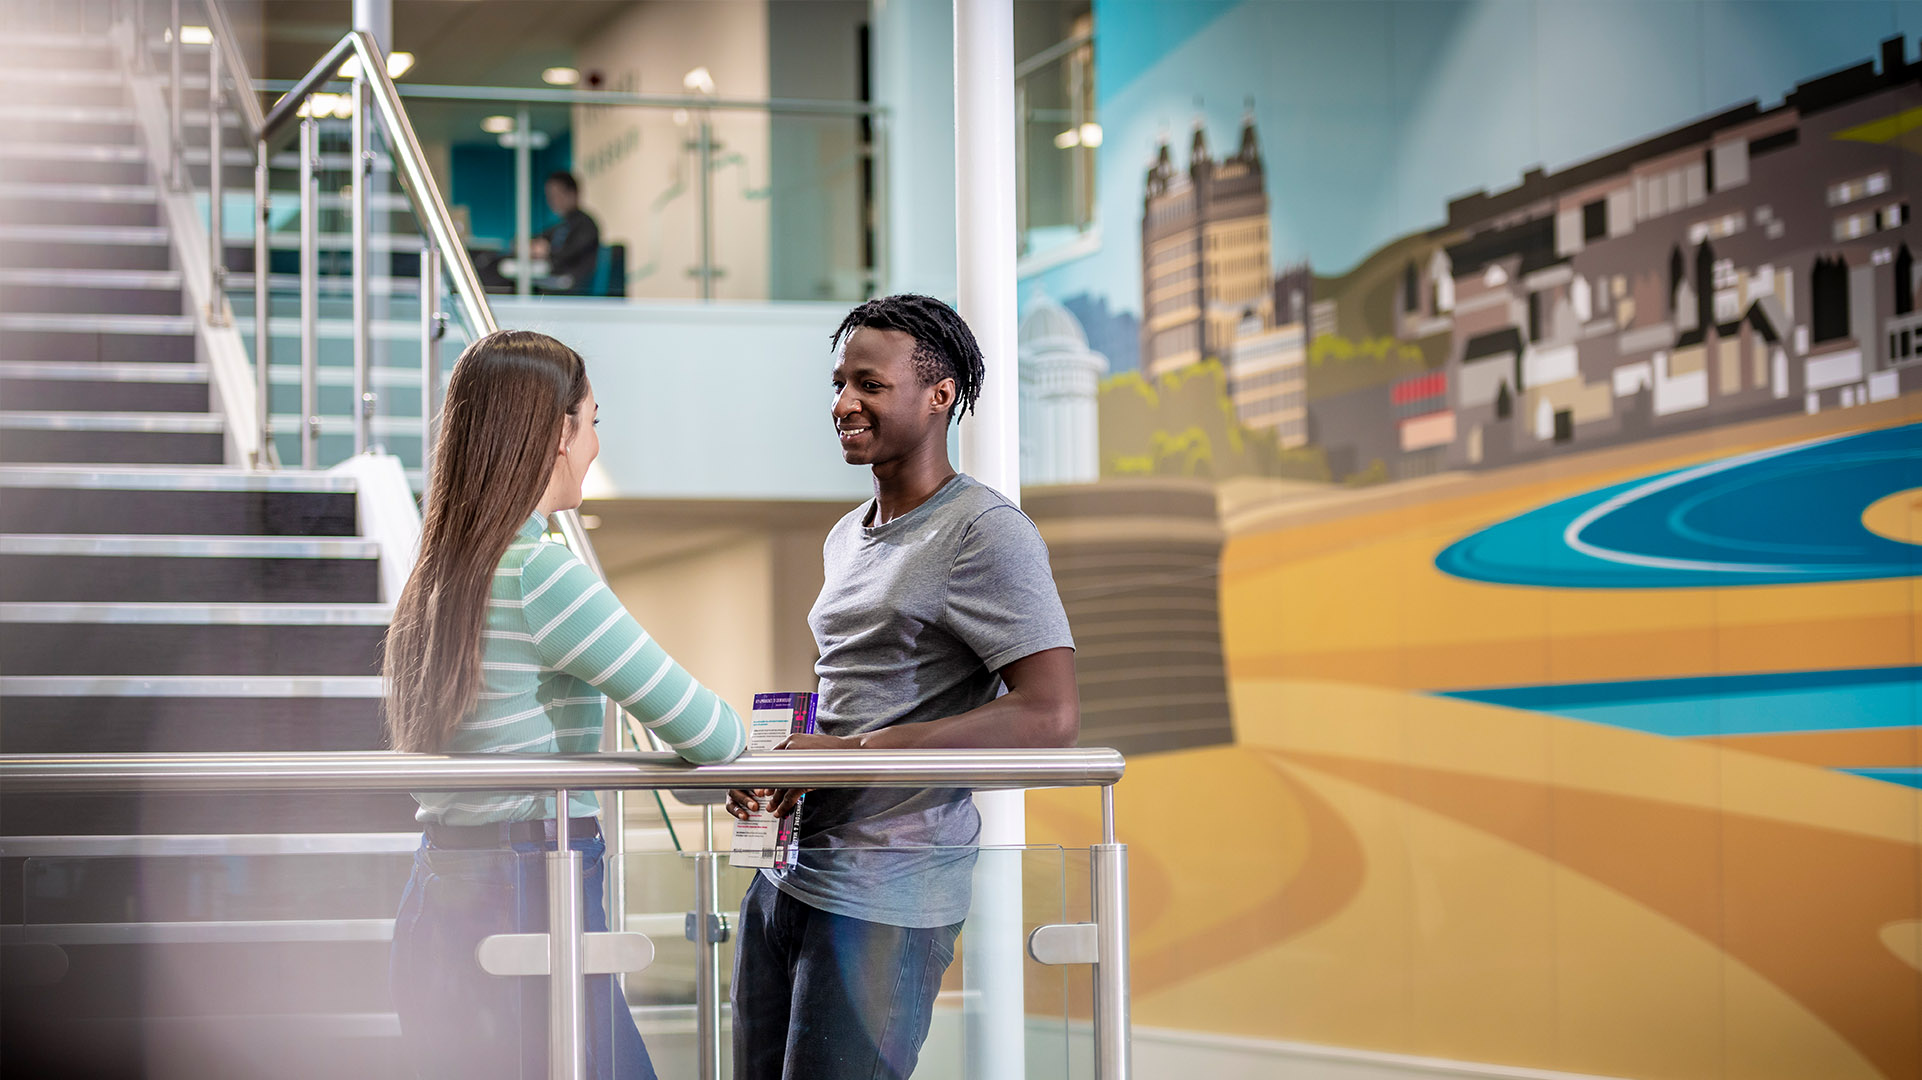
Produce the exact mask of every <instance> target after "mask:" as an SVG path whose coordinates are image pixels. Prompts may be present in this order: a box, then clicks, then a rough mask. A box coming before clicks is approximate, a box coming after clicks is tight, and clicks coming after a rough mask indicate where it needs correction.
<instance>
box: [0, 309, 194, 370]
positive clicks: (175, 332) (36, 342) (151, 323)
mask: <svg viewBox="0 0 1922 1080" xmlns="http://www.w3.org/2000/svg"><path fill="white" fill-rule="evenodd" d="M194 356H195V343H194V317H193V316H191V315H83V314H73V313H62V314H46V315H41V314H32V313H25V312H9V313H4V314H0V361H6V360H40V361H60V362H67V363H82V362H84V363H109V364H124V363H143V362H162V363H179V364H186V363H192V362H193V360H194Z"/></svg>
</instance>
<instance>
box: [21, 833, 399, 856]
mask: <svg viewBox="0 0 1922 1080" xmlns="http://www.w3.org/2000/svg"><path fill="white" fill-rule="evenodd" d="M418 847H420V830H419V829H415V830H413V831H411V832H360V833H292V834H260V833H230V834H227V835H220V834H209V833H200V834H193V833H187V834H180V835H171V836H159V835H129V836H84V835H83V836H5V837H0V859H6V858H51V857H54V856H62V857H66V858H161V857H182V856H191V855H411V854H412V853H413V852H414V850H415V849H416V848H418Z"/></svg>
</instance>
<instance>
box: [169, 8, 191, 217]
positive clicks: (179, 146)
mask: <svg viewBox="0 0 1922 1080" xmlns="http://www.w3.org/2000/svg"><path fill="white" fill-rule="evenodd" d="M170 10H171V13H172V14H171V16H170V19H171V26H172V29H170V30H169V31H168V38H167V66H168V74H169V76H170V77H171V78H172V80H173V81H172V82H170V83H169V84H168V89H169V90H170V91H171V93H169V94H168V95H167V135H168V142H169V144H170V145H169V157H168V159H167V183H168V186H170V187H172V188H173V189H174V190H175V191H181V190H184V189H185V188H186V186H187V166H186V164H185V161H184V160H183V158H184V155H183V150H184V148H185V147H186V143H187V140H186V139H185V137H184V136H183V135H182V134H181V132H182V130H183V129H182V127H181V117H180V95H181V94H182V93H183V92H184V91H185V89H186V88H185V87H183V86H182V85H181V84H180V0H172V3H171V5H170Z"/></svg>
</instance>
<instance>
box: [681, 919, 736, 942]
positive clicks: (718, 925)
mask: <svg viewBox="0 0 1922 1080" xmlns="http://www.w3.org/2000/svg"><path fill="white" fill-rule="evenodd" d="M699 918H700V913H699V912H696V911H690V912H688V913H687V916H686V918H685V920H684V923H685V926H684V929H683V930H682V931H681V934H682V936H684V937H686V938H687V940H689V941H692V942H694V943H695V944H697V945H698V944H700V941H701V938H700V932H701V925H700V923H698V922H696V921H695V920H696V919H699ZM707 933H708V940H710V941H712V942H713V943H714V944H716V945H719V944H720V943H721V942H723V941H726V940H727V935H728V929H727V916H726V915H722V914H721V913H719V912H715V911H710V912H708V913H707Z"/></svg>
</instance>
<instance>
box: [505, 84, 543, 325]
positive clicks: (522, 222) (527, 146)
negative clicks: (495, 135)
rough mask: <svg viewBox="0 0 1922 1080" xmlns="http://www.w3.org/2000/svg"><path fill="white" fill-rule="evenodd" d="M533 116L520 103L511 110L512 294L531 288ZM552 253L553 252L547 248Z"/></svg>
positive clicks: (532, 279)
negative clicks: (512, 159)
mask: <svg viewBox="0 0 1922 1080" xmlns="http://www.w3.org/2000/svg"><path fill="white" fill-rule="evenodd" d="M531 126H533V120H532V119H531V118H530V117H529V116H528V114H527V106H525V105H522V106H521V107H520V110H519V111H518V112H516V113H515V114H514V294H515V295H517V296H526V295H527V294H528V293H531V292H533V291H534V265H533V263H532V262H531V260H532V259H533V257H534V238H533V233H534V137H533V132H531V131H529V130H528V128H530V127H531ZM549 254H550V255H551V254H552V252H549Z"/></svg>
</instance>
